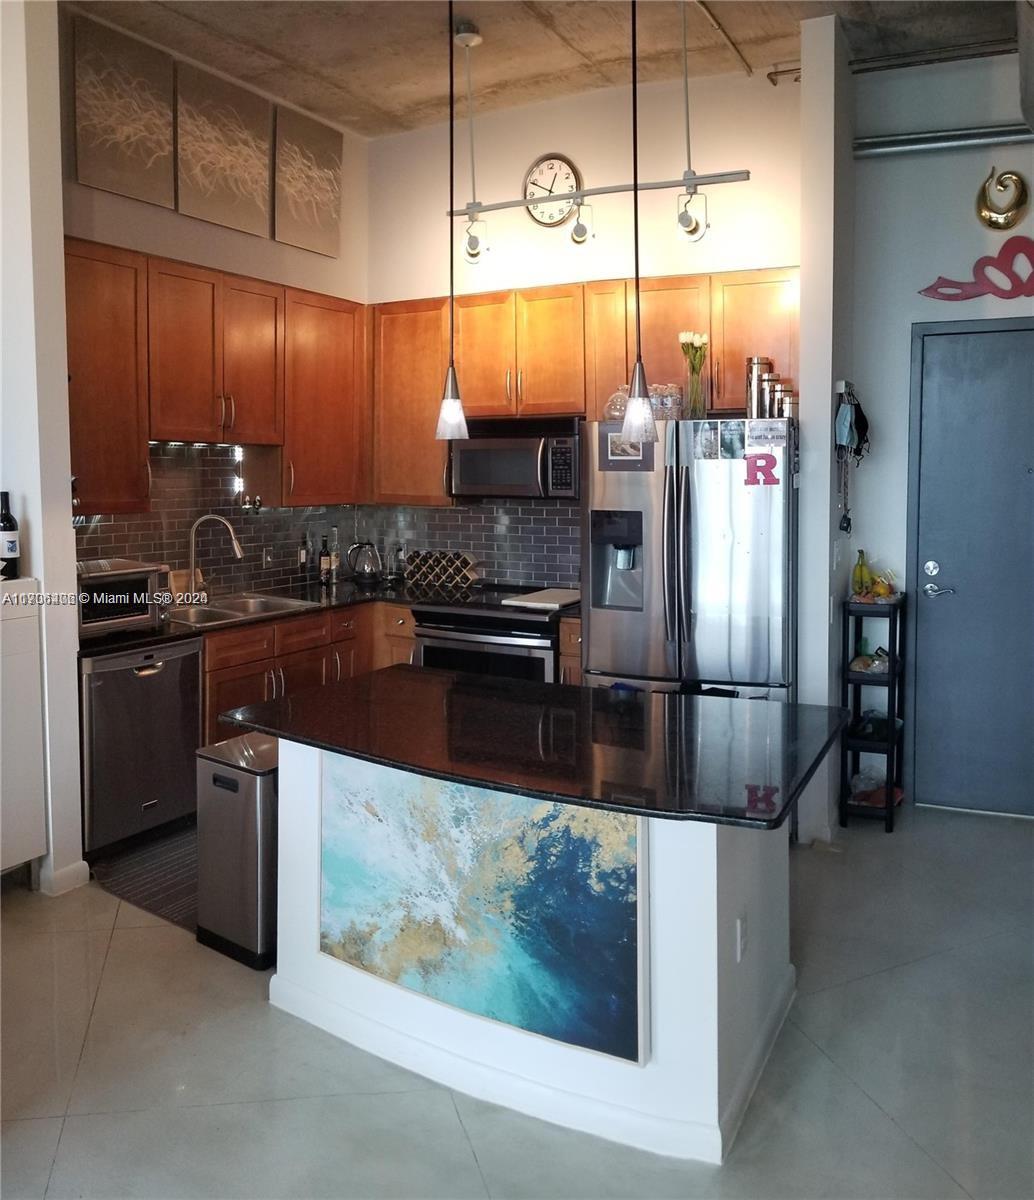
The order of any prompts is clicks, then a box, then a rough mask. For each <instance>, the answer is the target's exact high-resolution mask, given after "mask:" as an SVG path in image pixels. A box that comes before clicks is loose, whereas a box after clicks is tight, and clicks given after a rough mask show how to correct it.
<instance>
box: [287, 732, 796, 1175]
mask: <svg viewBox="0 0 1034 1200" xmlns="http://www.w3.org/2000/svg"><path fill="white" fill-rule="evenodd" d="M325 756H329V757H331V758H335V759H337V760H338V761H339V762H340V761H341V756H339V755H328V752H326V751H322V750H317V749H313V748H310V747H308V746H303V745H300V744H298V743H295V742H290V741H287V740H284V739H281V742H280V777H279V813H280V819H279V834H278V836H279V881H278V893H279V895H278V949H277V970H276V974H275V975H274V976H273V978H272V980H271V983H270V1001H271V1003H273V1004H275V1005H276V1006H277V1007H278V1008H281V1009H284V1010H285V1011H286V1012H289V1013H292V1014H294V1015H295V1016H297V1017H300V1018H302V1019H303V1020H305V1021H309V1022H311V1023H312V1024H314V1025H317V1026H319V1027H320V1028H322V1029H325V1030H327V1031H328V1032H329V1033H332V1034H334V1035H335V1036H337V1037H340V1038H343V1039H344V1040H345V1041H347V1042H350V1043H351V1044H352V1045H354V1046H358V1047H360V1048H361V1049H363V1050H366V1051H368V1052H370V1053H371V1054H375V1055H378V1056H379V1057H381V1058H384V1059H387V1060H388V1061H390V1062H393V1063H396V1064H398V1065H399V1066H401V1067H405V1068H407V1069H408V1070H411V1071H415V1072H417V1073H418V1074H420V1075H424V1076H426V1077H427V1078H429V1079H432V1080H435V1081H436V1082H438V1083H440V1084H443V1085H445V1086H446V1087H450V1088H455V1089H456V1090H457V1091H461V1092H465V1093H467V1094H468V1095H471V1096H475V1097H478V1098H479V1099H482V1100H487V1101H490V1102H492V1103H494V1104H500V1105H504V1106H506V1107H508V1108H512V1109H516V1110H517V1111H519V1112H522V1113H526V1114H528V1115H529V1116H533V1117H538V1118H540V1119H542V1120H545V1121H550V1122H553V1123H554V1124H557V1125H562V1126H567V1127H569V1128H571V1129H577V1130H581V1131H584V1132H586V1133H591V1134H595V1135H597V1136H599V1137H603V1138H607V1139H610V1140H611V1141H615V1142H620V1143H624V1144H626V1145H629V1146H635V1147H638V1148H640V1149H644V1150H649V1151H653V1152H655V1153H657V1154H665V1155H671V1156H673V1157H676V1158H686V1159H699V1160H702V1161H704V1162H710V1163H720V1162H721V1161H722V1158H723V1156H724V1155H725V1154H726V1153H727V1152H728V1149H729V1147H730V1145H731V1144H732V1140H733V1138H734V1137H735V1135H736V1131H737V1129H738V1127H739V1124H740V1122H741V1120H742V1118H743V1115H744V1112H745V1111H746V1108H747V1104H748V1103H749V1101H750V1097H751V1095H752V1093H753V1091H754V1087H755V1085H756V1083H757V1081H758V1078H759V1076H760V1074H761V1071H762V1069H763V1067H764V1065H765V1061H766V1059H767V1058H768V1055H769V1052H770V1050H771V1048H772V1045H773V1043H774V1041H775V1038H776V1036H777V1034H778V1032H779V1029H780V1027H781V1025H782V1023H783V1020H784V1018H785V1016H786V1013H787V1011H788V1009H789V1006H790V1003H791V1001H792V999H793V995H794V969H793V967H792V965H791V963H790V956H789V879H788V834H787V829H786V827H785V826H784V827H782V828H781V829H778V830H764V829H750V828H738V827H735V826H730V825H720V824H711V823H705V822H702V821H698V820H673V819H662V818H652V817H645V818H640V822H641V823H640V834H639V844H640V851H639V853H640V868H639V896H640V910H641V911H640V925H639V928H640V930H641V937H640V940H641V942H642V943H643V945H642V953H641V957H640V964H641V967H640V970H641V971H642V972H643V979H642V980H641V992H640V994H641V996H642V998H643V1001H644V1003H643V1011H642V1013H641V1018H642V1034H641V1043H640V1044H641V1058H642V1062H641V1063H634V1062H629V1061H625V1060H622V1059H620V1058H615V1057H610V1056H608V1055H606V1054H602V1053H598V1052H595V1051H592V1050H586V1049H583V1048H581V1047H578V1046H574V1045H570V1044H565V1043H563V1042H560V1041H554V1040H552V1039H550V1038H547V1037H542V1036H540V1035H538V1034H534V1033H528V1032H525V1031H524V1030H523V1029H519V1028H515V1027H513V1026H511V1025H506V1024H502V1023H500V1022H497V1021H494V1020H490V1019H487V1018H485V1017H481V1016H476V1015H473V1014H472V1013H470V1012H467V1011H464V1010H462V1009H460V1008H454V1007H452V1006H451V1005H449V1004H444V1003H441V1002H439V1001H438V1000H434V999H431V998H429V997H428V996H426V995H423V994H421V993H419V992H417V991H411V990H409V989H407V988H405V987H402V986H399V985H398V984H396V983H391V982H387V981H386V980H384V979H382V978H378V977H377V976H376V975H374V974H371V973H369V972H367V971H366V970H363V969H359V968H357V967H354V966H351V965H349V963H347V962H342V961H340V960H339V959H337V958H333V957H331V956H330V955H329V954H327V953H324V952H323V951H322V950H321V949H320V904H321V897H320V887H321V884H320V880H321V850H322V847H321V787H322V778H323V767H322V760H323V759H324V757H325ZM353 761H354V760H353ZM362 769H363V770H364V771H370V770H375V771H384V772H391V771H394V770H396V768H389V767H376V766H371V765H370V764H365V763H364V764H362ZM430 783H431V786H435V787H437V786H441V787H445V786H447V785H444V784H442V785H439V784H437V783H435V781H430ZM489 786H490V785H489ZM583 811H585V810H583ZM594 815H595V816H597V817H599V816H602V817H604V818H606V817H607V816H608V814H606V813H603V814H599V813H595V814H594ZM647 858H648V862H646V861H645V860H646V859H647ZM644 876H645V878H644ZM644 899H645V901H646V902H645V904H644V903H643V901H644ZM738 923H739V926H740V928H739V930H738ZM738 960H739V961H738Z"/></svg>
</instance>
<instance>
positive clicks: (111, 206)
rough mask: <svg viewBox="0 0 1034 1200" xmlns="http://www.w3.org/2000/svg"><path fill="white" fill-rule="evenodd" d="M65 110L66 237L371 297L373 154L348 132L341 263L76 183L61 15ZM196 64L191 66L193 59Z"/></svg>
mask: <svg viewBox="0 0 1034 1200" xmlns="http://www.w3.org/2000/svg"><path fill="white" fill-rule="evenodd" d="M60 30H61V101H62V102H61V108H62V158H63V169H64V211H65V232H66V233H68V234H69V235H70V236H72V237H81V238H87V239H89V240H91V241H97V242H107V243H109V244H110V245H114V246H123V247H125V248H126V249H128V250H138V251H141V252H143V253H146V254H161V255H164V256H165V257H167V258H178V259H183V260H185V261H187V262H196V263H203V264H204V265H205V266H208V267H214V268H216V269H217V270H222V271H234V272H237V273H239V274H242V275H251V276H254V277H256V278H259V279H272V280H274V281H276V282H277V283H285V284H287V285H289V286H290V287H298V288H308V289H310V290H311V291H316V292H324V293H326V294H328V295H331V296H344V297H346V298H347V299H350V300H359V301H362V300H365V298H366V292H367V281H366V269H367V257H366V242H367V209H366V148H367V142H366V141H365V140H364V139H362V138H359V137H356V136H355V134H352V133H348V132H347V131H346V132H345V133H344V134H343V137H344V159H343V163H342V208H341V248H340V256H339V257H338V258H328V257H326V256H325V255H322V254H314V253H312V252H311V251H309V250H299V249H297V248H296V247H294V246H285V245H282V244H281V243H280V242H275V241H272V240H271V239H268V238H259V237H254V236H253V235H251V234H247V233H240V232H239V231H237V230H234V229H224V228H223V227H222V226H221V225H211V224H209V223H208V222H206V221H200V220H198V219H197V218H195V217H187V216H181V215H180V214H179V213H176V212H173V211H171V210H170V209H167V208H161V207H159V206H158V205H155V204H146V203H144V202H143V201H142V200H132V199H130V198H129V197H127V196H116V195H115V194H114V193H112V192H102V191H99V190H98V189H97V188H89V187H84V186H82V185H81V184H78V183H76V182H75V119H74V88H73V70H74V62H73V54H72V50H73V47H72V18H71V14H69V13H67V12H65V13H62V15H61V23H60ZM188 61H189V60H188Z"/></svg>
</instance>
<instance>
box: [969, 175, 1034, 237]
mask: <svg viewBox="0 0 1034 1200" xmlns="http://www.w3.org/2000/svg"><path fill="white" fill-rule="evenodd" d="M996 169H997V168H995V167H992V168H991V173H990V175H988V177H987V178H986V179H985V180H984V182H983V183H982V184H981V185H980V190H979V191H978V192H977V216H978V217H979V218H980V219H981V221H983V222H984V224H985V225H986V226H987V227H988V228H989V229H998V230H1005V229H1012V228H1013V226H1014V225H1016V224H1017V222H1018V221H1019V219H1020V218H1021V217H1022V216H1023V213H1024V211H1025V209H1026V207H1027V201H1028V199H1029V193H1028V190H1027V181H1026V180H1025V179H1024V178H1023V176H1022V175H1020V174H1019V172H1018V171H1003V172H1002V173H1001V174H1000V175H999V176H998V177H997V179H996V178H995V171H996ZM992 185H993V186H994V190H995V191H996V192H999V193H1001V192H1009V191H1011V192H1012V198H1011V199H1010V200H1009V201H1007V202H1006V203H1004V204H999V203H996V202H995V200H994V198H993V197H992V195H991V188H992Z"/></svg>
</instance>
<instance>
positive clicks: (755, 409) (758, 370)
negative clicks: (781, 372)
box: [747, 358, 772, 420]
mask: <svg viewBox="0 0 1034 1200" xmlns="http://www.w3.org/2000/svg"><path fill="white" fill-rule="evenodd" d="M771 370H772V360H771V359H770V358H748V359H747V416H748V417H752V418H753V419H755V420H756V419H757V418H758V417H760V416H761V415H762V414H761V377H762V375H764V374H765V373H766V372H769V371H771Z"/></svg>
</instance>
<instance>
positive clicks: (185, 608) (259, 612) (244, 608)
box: [169, 595, 319, 628]
mask: <svg viewBox="0 0 1034 1200" xmlns="http://www.w3.org/2000/svg"><path fill="white" fill-rule="evenodd" d="M307 608H319V604H318V603H317V602H316V601H315V600H293V599H290V598H288V597H286V596H249V595H243V596H222V597H220V598H219V599H217V600H215V601H214V602H213V603H211V604H192V605H182V606H180V607H179V608H174V609H172V610H171V611H170V612H169V620H170V621H175V622H177V623H178V624H180V625H193V626H205V627H206V628H211V627H212V626H215V625H231V624H234V623H235V622H238V621H255V620H259V619H260V618H262V617H273V616H282V615H284V614H287V613H295V612H303V611H304V610H305V609H307Z"/></svg>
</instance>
